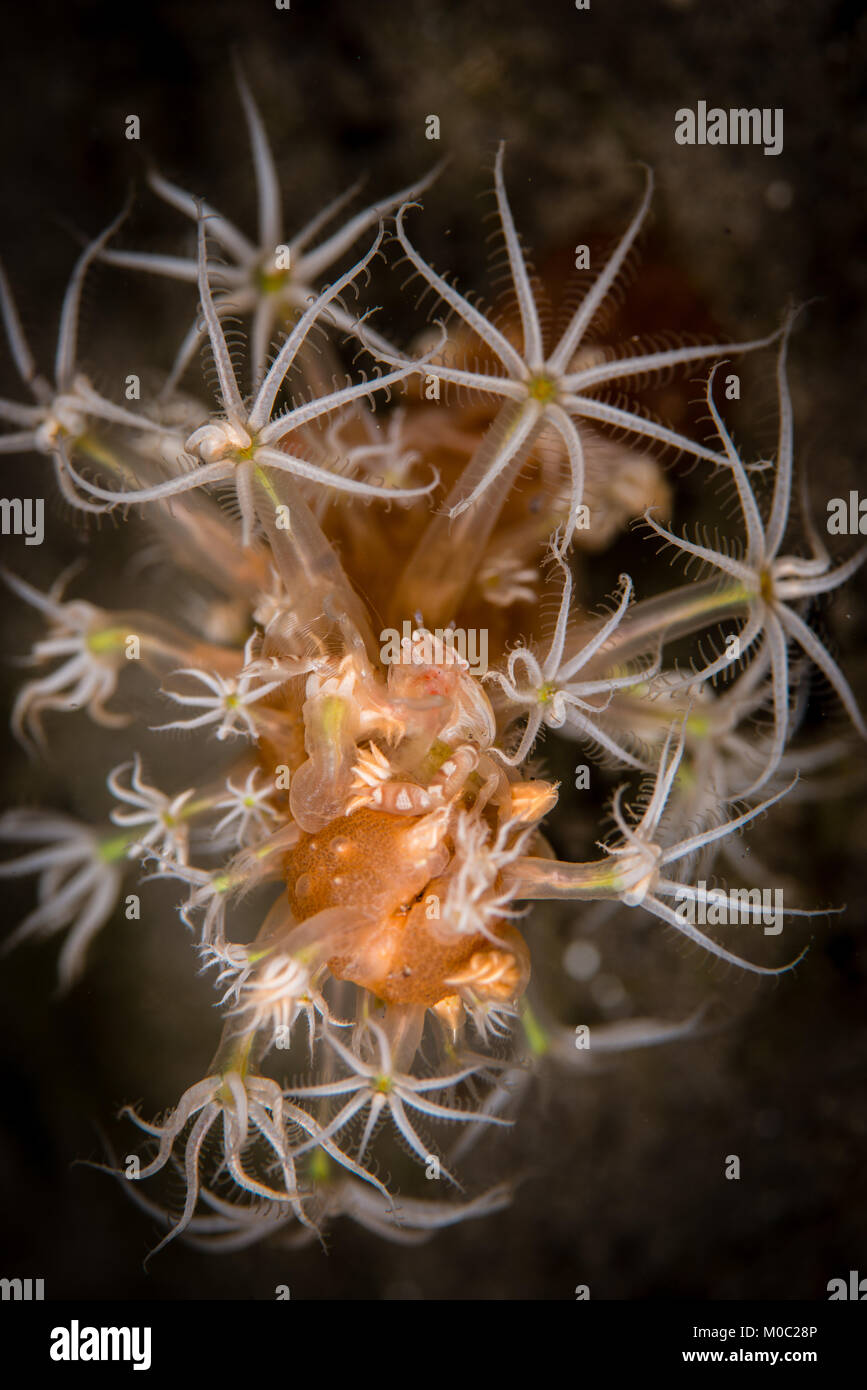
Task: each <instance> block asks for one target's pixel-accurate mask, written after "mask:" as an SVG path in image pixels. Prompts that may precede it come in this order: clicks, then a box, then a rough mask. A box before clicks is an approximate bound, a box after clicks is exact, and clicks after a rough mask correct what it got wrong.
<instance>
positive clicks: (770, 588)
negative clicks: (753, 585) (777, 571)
mask: <svg viewBox="0 0 867 1390" xmlns="http://www.w3.org/2000/svg"><path fill="white" fill-rule="evenodd" d="M759 593H760V594H761V596H762V598H763V599H764V600H765V603H773V601H774V576H773V575H772V574H771V572H770V570H762V573H761V577H760V580H759Z"/></svg>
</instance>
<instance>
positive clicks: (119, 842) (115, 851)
mask: <svg viewBox="0 0 867 1390" xmlns="http://www.w3.org/2000/svg"><path fill="white" fill-rule="evenodd" d="M130 844H131V841H130V837H129V836H128V835H112V837H111V838H110V839H108V840H101V841H100V843H99V845H98V847H97V854H98V855H99V857H100V859H101V860H102V862H103V864H115V863H116V862H117V860H118V859H124V858H126V852H127V850H128V849H129V846H130Z"/></svg>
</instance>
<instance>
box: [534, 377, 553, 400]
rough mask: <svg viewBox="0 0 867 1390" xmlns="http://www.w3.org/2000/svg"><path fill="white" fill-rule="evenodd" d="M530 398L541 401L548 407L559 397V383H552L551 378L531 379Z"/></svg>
mask: <svg viewBox="0 0 867 1390" xmlns="http://www.w3.org/2000/svg"><path fill="white" fill-rule="evenodd" d="M527 389H528V391H529V394H530V398H531V399H532V400H534V401H540V402H541V403H542V405H548V404H550V402H551V401H553V400H555V399H556V396H557V383H556V382H554V381H552V380H551V378H550V377H549V376H534V377H531V378H530V381H529V384H528V388H527Z"/></svg>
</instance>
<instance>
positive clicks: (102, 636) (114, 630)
mask: <svg viewBox="0 0 867 1390" xmlns="http://www.w3.org/2000/svg"><path fill="white" fill-rule="evenodd" d="M126 638H127V633H126V632H124V631H122V630H121V628H119V627H106V628H103V629H102V631H101V632H91V633H89V634H88V636H87V649H88V651H90V652H93V654H94V656H104V655H105V654H106V653H107V652H116V651H120V649H121V648H122V647H123V644H124V642H125V641H126Z"/></svg>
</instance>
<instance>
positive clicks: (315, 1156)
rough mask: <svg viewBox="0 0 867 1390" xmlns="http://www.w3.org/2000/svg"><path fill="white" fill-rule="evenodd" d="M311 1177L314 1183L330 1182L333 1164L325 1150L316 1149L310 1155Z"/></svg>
mask: <svg viewBox="0 0 867 1390" xmlns="http://www.w3.org/2000/svg"><path fill="white" fill-rule="evenodd" d="M310 1176H311V1178H312V1179H313V1181H314V1182H328V1181H329V1179H330V1178H331V1164H330V1162H329V1160H328V1155H327V1153H326V1152H325V1150H324V1149H314V1150H313V1152H312V1154H311V1155H310Z"/></svg>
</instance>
